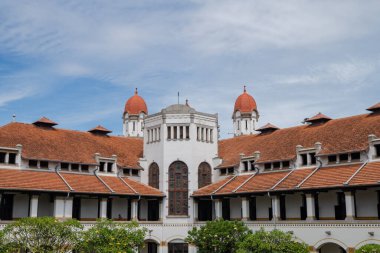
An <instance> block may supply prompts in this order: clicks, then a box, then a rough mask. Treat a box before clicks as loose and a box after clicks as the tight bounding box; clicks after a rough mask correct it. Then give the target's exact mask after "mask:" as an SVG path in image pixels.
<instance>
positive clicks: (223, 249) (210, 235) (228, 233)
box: [186, 220, 250, 253]
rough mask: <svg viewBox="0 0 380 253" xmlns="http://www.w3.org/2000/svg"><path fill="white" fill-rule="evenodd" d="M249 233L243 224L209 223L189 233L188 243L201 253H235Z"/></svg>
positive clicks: (229, 222) (223, 221)
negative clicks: (238, 245)
mask: <svg viewBox="0 0 380 253" xmlns="http://www.w3.org/2000/svg"><path fill="white" fill-rule="evenodd" d="M249 233H250V231H249V229H248V227H247V226H246V225H245V224H244V223H243V222H238V221H225V220H216V221H208V222H207V223H206V225H205V226H202V227H201V228H193V229H192V230H191V231H189V232H188V236H187V238H186V242H188V243H191V244H194V245H195V246H197V247H198V252H199V253H211V252H214V253H229V252H235V251H236V249H237V244H238V243H239V242H241V241H243V240H244V238H245V237H246V236H247V235H248V234H249Z"/></svg>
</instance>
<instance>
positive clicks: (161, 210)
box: [158, 200, 164, 221]
mask: <svg viewBox="0 0 380 253" xmlns="http://www.w3.org/2000/svg"><path fill="white" fill-rule="evenodd" d="M158 206H159V210H158V211H159V213H158V215H159V216H158V218H159V220H160V221H163V220H164V200H160V202H159V205H158Z"/></svg>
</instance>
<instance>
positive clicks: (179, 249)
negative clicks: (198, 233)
mask: <svg viewBox="0 0 380 253" xmlns="http://www.w3.org/2000/svg"><path fill="white" fill-rule="evenodd" d="M188 252H189V245H188V244H187V243H185V242H184V241H183V240H181V239H177V240H173V241H170V242H169V243H168V253H188Z"/></svg>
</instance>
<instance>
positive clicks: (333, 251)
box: [318, 242, 346, 253]
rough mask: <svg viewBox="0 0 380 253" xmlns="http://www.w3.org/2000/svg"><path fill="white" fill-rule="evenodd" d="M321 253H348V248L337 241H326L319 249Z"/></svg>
mask: <svg viewBox="0 0 380 253" xmlns="http://www.w3.org/2000/svg"><path fill="white" fill-rule="evenodd" d="M318 252H319V253H346V250H345V249H343V248H342V247H341V246H339V245H338V244H336V243H332V242H329V243H325V244H323V245H322V246H321V247H319V249H318Z"/></svg>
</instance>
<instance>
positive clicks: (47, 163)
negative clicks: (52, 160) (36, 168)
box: [40, 161, 49, 169]
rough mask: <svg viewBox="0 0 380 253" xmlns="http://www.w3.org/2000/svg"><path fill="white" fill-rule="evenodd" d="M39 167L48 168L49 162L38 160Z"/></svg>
mask: <svg viewBox="0 0 380 253" xmlns="http://www.w3.org/2000/svg"><path fill="white" fill-rule="evenodd" d="M40 168H41V169H49V162H48V161H40Z"/></svg>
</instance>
